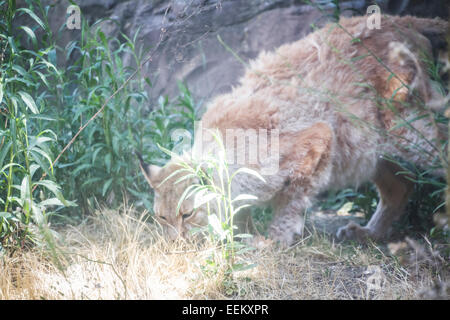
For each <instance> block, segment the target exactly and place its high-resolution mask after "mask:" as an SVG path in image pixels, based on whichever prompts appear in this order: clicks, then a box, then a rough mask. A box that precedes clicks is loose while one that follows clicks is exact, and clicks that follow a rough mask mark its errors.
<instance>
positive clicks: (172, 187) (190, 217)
mask: <svg viewBox="0 0 450 320" xmlns="http://www.w3.org/2000/svg"><path fill="white" fill-rule="evenodd" d="M138 157H139V160H140V164H139V166H140V168H141V170H142V173H143V174H144V177H145V179H146V180H147V182H148V183H149V185H150V187H151V188H152V189H153V190H154V192H155V197H154V204H153V211H154V213H155V217H156V219H157V221H158V222H159V223H160V224H161V225H162V226H163V229H164V230H163V231H164V234H167V235H168V236H169V238H170V239H171V240H175V239H176V238H177V237H179V236H181V237H187V236H188V235H189V234H188V232H189V230H191V229H192V228H194V227H199V226H204V225H206V224H207V223H208V222H207V212H206V208H202V207H200V208H197V209H195V210H194V197H190V198H188V199H185V200H184V201H183V202H182V203H181V206H180V208H179V210H178V211H177V208H178V202H179V200H180V198H181V197H182V196H183V193H184V191H185V190H186V188H188V187H189V186H190V185H192V184H194V183H198V182H199V181H198V179H197V178H189V179H186V180H183V181H181V182H178V183H175V181H177V180H178V179H179V178H180V177H182V176H183V175H184V174H183V173H181V172H180V173H179V174H178V173H177V174H174V173H175V172H176V171H177V170H179V169H180V168H181V167H180V165H179V164H177V163H176V162H174V161H171V162H169V163H168V164H167V165H165V166H164V167H159V166H156V165H149V164H147V163H145V162H144V161H143V160H142V157H141V156H140V155H138ZM171 174H174V175H173V176H172V177H170V178H169V179H167V177H169V176H170V175H171Z"/></svg>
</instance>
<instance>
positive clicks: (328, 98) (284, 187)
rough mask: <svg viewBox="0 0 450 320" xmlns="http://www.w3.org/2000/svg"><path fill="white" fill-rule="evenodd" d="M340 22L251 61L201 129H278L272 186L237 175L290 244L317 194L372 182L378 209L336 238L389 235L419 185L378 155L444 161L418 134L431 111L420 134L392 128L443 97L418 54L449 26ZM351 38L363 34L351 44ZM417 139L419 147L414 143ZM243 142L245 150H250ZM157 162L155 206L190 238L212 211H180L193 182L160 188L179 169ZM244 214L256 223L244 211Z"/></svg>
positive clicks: (277, 235)
mask: <svg viewBox="0 0 450 320" xmlns="http://www.w3.org/2000/svg"><path fill="white" fill-rule="evenodd" d="M340 23H341V25H342V26H343V29H342V28H339V27H337V26H336V25H335V24H329V25H327V26H325V27H324V28H322V29H320V30H318V31H316V32H313V33H311V34H310V35H308V36H307V37H305V38H304V39H301V40H299V41H297V42H294V43H291V44H286V45H283V46H281V47H280V48H278V49H277V50H276V51H274V52H263V53H261V54H260V56H259V57H258V58H257V59H256V60H254V61H252V62H251V63H250V67H249V69H248V70H247V72H246V73H245V75H244V77H243V78H242V79H241V83H240V86H239V87H237V88H235V89H234V90H233V91H232V92H231V93H228V94H224V95H221V96H219V97H217V98H215V99H214V100H213V101H212V102H211V103H210V105H209V108H208V110H207V111H206V113H205V114H204V115H203V118H202V125H203V127H204V128H210V129H211V128H212V129H218V130H219V132H221V134H222V135H224V134H225V131H226V129H233V128H238V129H256V130H258V129H259V128H264V129H267V130H269V132H270V130H278V132H279V159H278V160H279V170H278V172H277V173H276V174H274V175H270V176H267V177H266V179H267V183H265V184H264V183H262V182H261V181H259V180H257V179H253V178H251V177H247V176H245V175H240V178H239V179H236V182H235V184H234V185H233V189H232V193H234V194H240V193H249V194H254V195H256V196H258V199H259V202H260V203H271V204H272V206H273V207H274V209H275V216H274V219H273V222H272V225H271V227H270V231H269V232H270V236H271V237H272V238H274V239H275V240H278V241H280V242H283V243H291V242H292V241H293V239H294V235H295V234H299V233H301V231H302V228H303V226H302V225H303V218H302V214H303V212H304V210H305V209H306V208H307V207H308V206H309V205H310V204H311V201H312V200H313V198H314V196H316V195H317V194H318V193H319V192H321V191H323V190H326V189H328V188H340V187H344V186H347V185H358V184H360V183H362V182H364V181H368V180H371V181H373V182H374V183H375V184H376V186H377V188H378V190H379V194H380V202H379V204H378V208H377V211H376V213H375V214H374V216H373V218H372V219H371V221H370V222H369V223H368V225H367V226H366V227H361V226H358V225H356V224H350V225H349V226H347V227H344V228H341V229H340V230H339V232H338V237H340V238H346V239H348V238H351V239H357V240H364V239H366V238H374V239H381V238H383V237H385V236H387V235H388V231H389V228H390V226H391V224H392V222H393V221H394V220H396V219H397V218H398V217H399V216H400V215H401V213H402V210H403V207H404V205H405V203H406V201H407V196H408V194H409V192H410V190H411V184H410V182H409V181H408V180H407V179H406V178H404V177H402V176H398V175H396V174H395V173H396V172H397V171H398V168H397V167H396V166H395V165H393V164H392V163H390V162H387V161H386V160H382V159H381V156H382V155H383V154H385V153H389V154H394V155H397V156H400V157H403V158H404V159H406V160H409V161H413V162H415V163H417V164H419V165H420V164H426V163H428V162H429V161H430V160H431V159H432V158H433V157H434V156H436V153H435V150H434V149H433V148H432V147H431V146H429V145H428V144H427V143H426V142H425V141H424V140H423V138H422V135H423V136H424V137H425V138H426V139H427V140H429V141H436V138H437V133H436V132H435V128H434V127H433V126H432V125H430V123H429V119H428V118H423V119H420V120H417V121H414V122H413V123H412V125H413V126H414V128H415V129H413V130H411V129H407V128H406V127H401V128H397V129H395V130H393V131H392V132H390V134H388V130H391V129H393V128H394V126H395V125H397V124H398V123H401V122H399V121H400V120H401V119H412V118H414V117H416V116H417V115H419V114H421V113H423V112H425V111H424V108H423V104H426V103H428V102H430V101H432V99H434V98H435V97H436V92H434V91H433V89H432V86H431V80H430V78H429V77H428V76H427V73H426V66H425V64H424V63H423V62H422V61H421V59H420V58H419V57H420V56H421V55H422V54H428V55H431V44H430V41H429V40H428V39H427V38H426V37H425V36H424V34H426V33H435V34H443V33H445V32H446V29H447V28H448V23H447V22H444V21H441V20H438V19H434V20H431V19H419V18H414V17H390V16H384V17H383V18H382V21H381V23H382V25H381V30H376V29H374V30H368V29H367V28H366V17H355V18H347V19H342V20H341V21H340ZM344 30H345V31H344ZM352 37H354V38H359V39H360V40H361V41H360V42H356V41H353V42H352V41H351V40H352ZM380 61H381V62H380ZM392 73H395V75H393V74H392ZM412 91H414V92H412ZM386 100H390V102H389V103H387V102H386ZM392 106H394V107H395V109H393V108H392ZM417 132H421V134H417ZM199 139H202V141H200V140H199ZM200 142H202V143H203V144H204V145H207V146H209V147H211V145H212V139H211V137H209V138H207V135H203V136H201V137H200V138H199V137H196V140H195V144H194V146H195V145H197V144H199V143H200ZM412 144H417V145H419V146H421V147H422V148H423V151H421V152H418V151H417V150H416V149H412V148H411V147H410V146H411V145H412ZM211 148H212V149H210V150H213V152H217V149H214V147H211ZM238 148H240V149H237V150H236V151H237V152H241V153H248V152H249V151H248V149H247V148H246V147H242V146H241V147H238ZM214 150H215V151H214ZM268 161H272V160H270V159H269V160H268ZM269 164H270V163H268V162H263V161H259V162H258V164H256V165H252V167H253V168H255V169H257V170H262V169H263V168H264V167H265V166H268V165H269ZM152 167H153V172H154V173H153V174H152V170H150V169H149V168H147V169H146V170H143V172H144V174H145V175H146V177H147V179H148V181H149V183H150V184H151V185H152V186H153V187H154V188H155V194H156V198H155V213H156V215H157V217H159V219H160V221H161V222H163V224H164V225H166V226H167V228H168V229H170V230H171V231H169V233H170V235H171V236H177V235H179V234H181V235H185V234H186V232H187V231H188V230H189V229H191V228H192V227H193V226H195V225H203V224H205V223H206V211H205V210H198V211H197V212H196V213H194V214H191V215H189V214H188V213H190V212H191V210H192V207H193V205H192V200H185V202H184V203H183V207H182V209H181V212H175V208H176V203H177V202H178V199H179V198H180V196H181V194H182V192H183V190H184V189H185V188H186V187H187V186H188V185H189V184H191V183H192V182H193V181H189V180H185V181H183V183H180V184H176V185H174V184H173V183H170V181H168V182H167V183H165V184H163V185H162V186H157V184H156V182H157V181H162V180H163V179H164V178H165V177H167V176H168V175H169V174H170V173H171V172H173V171H174V170H175V168H177V166H176V163H175V162H174V161H172V162H170V163H169V164H168V165H167V166H165V167H164V168H162V169H161V168H155V167H154V166H152ZM238 168H239V166H237V165H235V166H233V165H232V166H231V169H232V170H236V169H238ZM144 169H145V168H144ZM171 181H172V182H173V181H174V180H171ZM183 214H184V216H183ZM241 220H242V221H243V223H244V224H245V225H247V226H248V225H250V224H251V221H250V220H249V218H248V217H246V216H245V215H242V217H241Z"/></svg>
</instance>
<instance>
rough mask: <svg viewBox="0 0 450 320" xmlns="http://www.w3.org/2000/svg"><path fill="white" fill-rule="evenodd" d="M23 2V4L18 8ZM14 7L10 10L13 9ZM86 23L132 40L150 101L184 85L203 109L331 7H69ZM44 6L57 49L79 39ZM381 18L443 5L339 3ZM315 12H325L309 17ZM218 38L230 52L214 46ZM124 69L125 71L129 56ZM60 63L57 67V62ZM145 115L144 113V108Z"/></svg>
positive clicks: (252, 2) (62, 6)
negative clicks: (144, 52)
mask: <svg viewBox="0 0 450 320" xmlns="http://www.w3.org/2000/svg"><path fill="white" fill-rule="evenodd" d="M21 1H22V2H24V0H21ZM21 1H20V0H19V1H18V3H20V2H21ZM74 2H75V3H77V4H78V5H79V6H80V9H81V13H82V15H83V16H84V17H86V18H87V19H88V21H89V22H90V23H94V22H95V21H97V20H99V19H105V18H106V19H107V20H106V21H104V22H102V29H103V31H104V32H105V33H106V34H107V35H110V36H117V37H120V33H124V34H126V35H127V36H129V37H133V36H134V35H135V34H136V32H137V31H139V34H138V37H137V39H138V43H139V46H141V47H142V48H147V49H149V50H150V52H151V54H152V61H151V62H149V63H147V64H146V65H145V66H144V68H143V73H144V75H145V76H148V77H149V78H150V80H151V81H152V83H153V88H152V89H151V92H150V94H151V97H153V98H155V99H157V98H158V97H159V96H160V95H169V97H174V96H176V95H177V93H178V89H177V80H181V81H184V82H185V83H186V84H187V86H188V87H189V89H190V90H191V91H192V92H193V95H194V97H195V98H196V100H197V101H200V102H201V101H206V100H208V99H210V98H211V97H213V96H215V95H217V94H218V93H223V92H226V91H229V90H230V89H231V88H232V86H233V85H235V84H237V82H238V79H239V77H240V76H241V75H242V74H243V71H244V65H243V62H241V61H239V60H238V59H237V58H236V57H235V56H234V55H233V53H232V52H231V51H233V52H234V53H235V54H237V55H238V56H239V57H240V58H242V60H243V61H244V62H245V61H248V60H249V59H252V58H255V57H256V56H257V55H258V53H259V52H260V51H262V50H271V49H274V48H276V47H278V46H280V45H281V44H283V43H287V42H292V41H295V40H297V39H300V38H302V37H303V36H304V35H306V34H307V33H309V32H311V30H312V27H311V25H312V24H314V25H316V26H321V25H323V24H324V23H325V22H326V21H327V20H329V19H331V18H332V14H333V13H334V12H335V10H336V7H335V6H334V5H333V2H336V1H331V0H313V1H310V3H311V4H306V2H307V1H301V0H172V1H168V0H165V1H164V0H76V1H74ZM43 3H44V4H50V5H51V9H50V11H49V15H50V18H51V19H50V24H51V26H52V29H53V31H54V33H55V34H57V35H58V44H59V46H60V47H61V48H65V46H66V45H67V44H68V43H69V42H70V41H72V40H75V39H78V38H80V36H81V34H80V33H81V32H80V31H79V30H76V29H74V30H69V29H68V28H67V27H65V25H64V24H65V22H66V19H67V16H68V15H67V13H66V10H67V8H68V7H69V5H70V2H69V1H67V0H53V1H50V0H44V1H43ZM373 3H376V4H378V5H379V6H380V8H381V12H382V13H389V14H398V15H404V14H413V15H417V16H423V17H437V16H438V17H441V18H444V19H448V1H447V0H432V1H418V0H384V1H365V0H353V1H339V9H340V11H341V15H347V16H348V15H352V14H365V13H366V9H367V7H368V6H369V5H370V4H373ZM317 4H320V5H321V7H322V8H324V9H325V11H320V10H318V9H317ZM218 36H220V37H221V38H222V39H223V41H224V43H226V45H227V46H228V47H229V48H230V49H231V50H227V49H226V48H225V47H224V46H223V45H222V44H221V43H220V42H219V40H218ZM123 59H124V63H125V64H133V59H132V58H131V57H129V56H125V57H124V58H123ZM62 60H63V59H62V57H60V61H62ZM149 107H150V106H149Z"/></svg>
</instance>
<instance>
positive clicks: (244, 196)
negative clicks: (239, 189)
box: [232, 194, 258, 202]
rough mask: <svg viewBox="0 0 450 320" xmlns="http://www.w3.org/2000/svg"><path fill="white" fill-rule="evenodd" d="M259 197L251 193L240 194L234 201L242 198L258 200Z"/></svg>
mask: <svg viewBox="0 0 450 320" xmlns="http://www.w3.org/2000/svg"><path fill="white" fill-rule="evenodd" d="M257 199H258V197H256V196H254V195H251V194H240V195H238V196H237V197H236V198H234V200H233V201H232V202H235V201H241V200H257Z"/></svg>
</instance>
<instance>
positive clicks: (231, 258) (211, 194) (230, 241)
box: [161, 132, 265, 274]
mask: <svg viewBox="0 0 450 320" xmlns="http://www.w3.org/2000/svg"><path fill="white" fill-rule="evenodd" d="M212 135H213V137H214V139H215V142H216V144H217V146H218V150H219V151H218V153H217V154H216V155H214V156H212V155H211V156H207V157H205V158H202V159H196V158H189V160H187V159H186V158H185V157H180V156H178V155H176V154H174V153H173V152H171V151H169V150H167V149H164V148H161V149H162V150H163V151H165V152H166V153H167V154H168V155H171V156H172V159H176V161H177V163H178V164H179V165H180V166H181V169H178V170H176V171H174V172H173V173H172V174H171V175H169V176H168V177H167V178H166V179H165V180H164V181H163V182H162V183H167V180H169V179H170V178H172V177H173V176H177V175H180V176H181V177H180V178H178V179H177V180H176V181H175V182H174V184H177V183H180V182H181V181H185V180H186V179H192V178H196V180H198V181H199V182H198V183H193V184H191V185H190V186H189V187H187V188H186V189H185V191H184V193H183V194H182V195H181V197H180V199H179V201H178V208H177V211H178V210H179V208H180V207H181V204H182V203H183V201H185V200H186V199H189V198H191V197H193V198H194V210H196V209H198V208H199V207H200V206H204V205H206V207H207V213H208V225H207V226H206V227H205V228H206V231H207V233H208V234H209V236H210V240H211V241H212V242H213V243H219V244H220V250H221V257H220V259H214V258H211V259H209V260H208V261H207V262H208V263H209V265H210V266H214V267H219V266H220V264H219V263H218V261H225V267H226V273H227V274H231V273H232V272H233V271H239V270H243V269H246V268H249V267H252V266H253V265H252V264H248V263H246V262H237V259H236V257H237V256H239V255H242V254H243V253H245V252H246V251H248V250H251V248H250V247H249V246H247V245H246V244H245V243H243V242H238V241H236V239H245V238H250V237H251V235H249V234H236V233H235V230H236V228H237V227H236V226H235V224H234V218H235V216H236V214H237V213H239V212H240V211H241V210H242V209H244V208H246V207H249V205H248V204H243V205H239V206H238V205H237V204H238V203H239V202H240V201H248V200H255V199H257V198H256V197H255V196H253V195H250V194H239V195H234V196H233V194H232V185H233V180H234V178H235V177H236V176H237V175H239V174H249V175H252V176H254V177H256V178H258V179H261V180H262V181H265V180H264V178H263V177H262V176H261V175H260V174H259V173H257V172H256V171H254V170H251V169H248V168H245V167H241V168H239V169H237V170H235V171H231V168H230V167H229V165H228V163H227V162H226V159H225V147H224V145H223V142H222V140H221V138H220V135H219V134H217V133H216V132H212ZM205 228H200V229H199V230H196V231H197V232H198V231H205Z"/></svg>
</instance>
